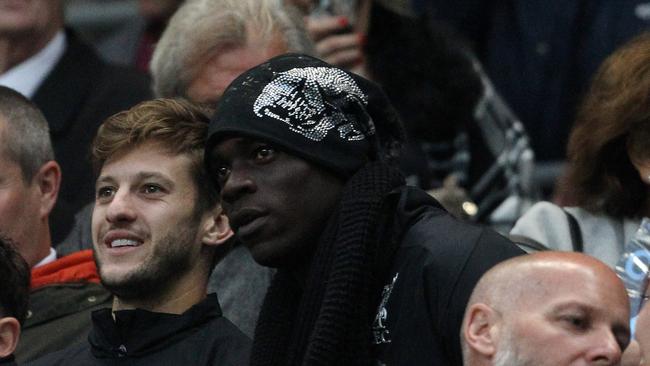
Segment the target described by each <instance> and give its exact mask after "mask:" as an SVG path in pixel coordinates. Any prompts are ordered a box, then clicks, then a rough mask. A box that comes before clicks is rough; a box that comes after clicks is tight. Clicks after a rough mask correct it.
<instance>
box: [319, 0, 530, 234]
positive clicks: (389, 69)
mask: <svg viewBox="0 0 650 366" xmlns="http://www.w3.org/2000/svg"><path fill="white" fill-rule="evenodd" d="M337 3H351V4H354V3H356V4H357V5H356V6H354V5H353V6H352V10H353V13H352V14H345V13H344V14H340V13H337V11H342V10H344V9H347V7H343V6H339V7H336V6H335V5H336V4H337ZM324 4H330V7H326V8H323V6H324ZM328 12H329V13H330V14H327V13H328ZM352 19H354V21H353V20H352ZM307 24H308V29H309V30H310V33H311V35H312V36H313V38H314V39H315V41H316V44H317V47H316V49H317V51H318V53H319V55H320V56H321V57H322V58H324V59H325V60H328V61H330V62H333V63H334V64H337V65H338V66H341V67H346V68H348V69H350V70H351V71H353V72H356V73H361V74H362V75H366V76H367V77H370V78H371V79H373V80H375V81H377V82H379V83H380V84H381V85H382V86H383V88H384V90H385V91H386V93H387V94H388V96H389V98H390V99H391V101H392V102H393V103H394V104H395V107H396V108H397V110H398V111H399V113H400V116H401V117H402V118H403V120H404V123H405V126H406V129H407V133H408V137H409V139H408V142H407V144H406V148H405V152H404V157H403V159H402V162H401V168H402V170H403V171H404V172H405V174H406V176H407V181H408V183H409V184H411V185H415V186H419V187H421V188H423V189H425V190H433V189H436V190H435V191H431V192H432V193H433V194H434V195H435V196H436V198H438V199H440V200H441V203H442V204H443V205H444V206H445V208H447V209H448V210H450V212H456V213H457V216H462V217H467V216H471V215H473V216H474V217H472V218H473V219H474V220H477V221H483V222H493V223H494V222H495V221H496V220H499V221H503V220H504V221H507V222H505V225H506V226H507V229H509V228H510V226H511V225H512V223H514V220H515V219H516V218H517V217H519V216H520V215H521V212H520V210H519V204H520V202H521V201H522V200H519V201H518V202H519V203H517V204H516V205H513V206H512V209H511V212H510V213H509V214H508V215H507V218H506V215H502V216H501V217H499V218H496V217H494V218H491V217H490V216H491V214H492V213H493V212H494V211H495V210H496V209H497V207H498V206H500V205H501V204H502V203H503V202H504V201H505V200H506V199H507V198H508V197H513V198H514V197H517V198H522V197H523V198H524V199H531V198H532V197H533V196H534V195H535V193H536V192H535V189H534V187H533V186H532V184H531V181H530V174H528V173H527V171H530V170H532V164H533V156H532V152H531V151H530V149H529V147H528V139H527V135H526V133H525V131H524V129H523V126H522V125H521V123H520V122H519V121H518V120H517V118H516V117H515V116H514V115H513V114H512V112H511V111H510V109H509V108H508V106H507V105H506V104H505V103H504V102H503V100H502V99H501V98H500V96H499V94H498V93H497V92H496V91H495V90H494V88H493V86H492V84H491V82H490V80H489V79H488V78H487V76H486V75H485V73H484V72H483V71H482V69H481V66H480V64H479V63H478V61H477V60H476V59H475V58H474V57H473V55H472V54H471V52H470V51H469V49H468V48H467V47H465V46H464V44H463V42H462V40H461V39H460V38H459V37H458V36H457V35H456V34H454V32H453V31H451V30H450V29H448V28H447V27H444V26H442V25H441V24H438V23H430V22H427V21H426V20H425V19H422V18H417V17H415V16H414V14H413V11H412V9H411V8H410V7H409V6H408V2H406V1H383V0H376V1H368V0H363V1H356V2H355V1H336V0H334V1H323V2H320V3H319V5H316V6H315V7H314V9H313V10H312V15H311V16H310V17H308V22H307ZM404 60H408V62H405V61H404ZM450 178H453V179H450ZM449 181H454V182H457V186H450V185H449V184H443V182H449ZM461 189H464V190H466V192H465V194H464V195H458V194H456V192H460V191H461ZM463 196H464V197H463ZM474 203H476V204H474ZM477 205H478V207H477ZM521 207H523V205H521Z"/></svg>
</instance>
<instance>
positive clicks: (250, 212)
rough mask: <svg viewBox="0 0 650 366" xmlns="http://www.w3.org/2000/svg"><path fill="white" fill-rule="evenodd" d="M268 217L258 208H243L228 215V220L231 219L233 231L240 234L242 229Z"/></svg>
mask: <svg viewBox="0 0 650 366" xmlns="http://www.w3.org/2000/svg"><path fill="white" fill-rule="evenodd" d="M266 215H267V213H266V212H265V211H264V210H260V209H257V208H243V209H241V210H238V211H236V212H234V213H232V214H230V215H228V218H229V219H230V226H231V227H232V229H233V231H234V232H236V233H238V234H239V231H240V229H242V228H244V227H246V226H250V224H251V223H253V222H254V221H256V220H257V219H260V218H262V217H264V216H266Z"/></svg>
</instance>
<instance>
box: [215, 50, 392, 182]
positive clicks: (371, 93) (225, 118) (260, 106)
mask: <svg viewBox="0 0 650 366" xmlns="http://www.w3.org/2000/svg"><path fill="white" fill-rule="evenodd" d="M377 129H379V132H380V133H379V134H378V133H377ZM232 135H236V136H247V137H251V138H256V139H260V140H263V141H267V142H270V143H272V144H275V145H277V146H278V147H281V148H283V149H285V150H287V151H288V152H290V153H292V154H294V155H296V156H298V157H301V158H303V159H305V160H308V161H312V162H315V163H317V164H318V165H320V166H322V167H324V168H326V169H328V170H330V171H332V172H334V173H335V174H338V175H340V176H342V177H344V178H348V177H350V176H352V174H354V172H356V171H357V170H359V168H361V166H363V165H364V164H365V163H366V162H367V161H369V160H382V159H394V158H396V156H397V154H398V150H399V146H400V144H401V141H402V140H403V131H402V128H401V125H400V123H399V118H398V117H397V113H396V111H395V109H394V108H393V107H392V105H391V103H390V102H389V100H388V98H387V97H386V95H385V94H384V92H383V91H382V90H381V88H380V87H379V86H378V85H376V84H375V83H373V82H371V81H368V80H366V79H364V78H362V77H360V76H358V75H356V74H353V73H350V72H347V71H345V70H342V69H339V68H337V67H334V66H332V65H329V64H327V63H326V62H324V61H321V60H319V59H317V58H314V57H310V56H305V55H299V54H286V55H281V56H277V57H275V58H272V59H271V60H269V61H267V62H265V63H263V64H261V65H259V66H256V67H254V68H252V69H250V70H248V71H246V72H245V73H244V74H242V75H240V76H239V77H238V78H237V79H235V80H234V81H233V82H232V83H231V84H230V86H229V87H228V88H227V89H226V91H225V92H224V94H223V96H222V98H221V100H220V102H219V104H218V106H217V112H216V114H215V115H214V116H213V117H212V120H211V122H210V127H209V132H208V141H207V144H206V152H207V153H206V154H205V156H206V164H207V167H208V169H209V170H208V171H212V169H211V168H210V167H211V165H210V160H211V159H210V156H211V155H210V153H209V152H210V151H211V150H212V148H213V147H214V145H215V144H216V143H217V142H218V141H220V140H222V139H223V138H225V137H228V136H232ZM378 136H379V137H378Z"/></svg>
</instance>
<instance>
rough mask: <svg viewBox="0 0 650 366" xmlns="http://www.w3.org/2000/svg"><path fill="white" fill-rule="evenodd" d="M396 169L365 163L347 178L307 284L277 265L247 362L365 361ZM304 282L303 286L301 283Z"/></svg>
mask: <svg viewBox="0 0 650 366" xmlns="http://www.w3.org/2000/svg"><path fill="white" fill-rule="evenodd" d="M403 184H404V181H403V178H402V176H401V174H400V173H399V172H398V171H397V170H396V169H394V168H392V167H389V166H388V165H386V164H385V163H383V162H371V163H368V164H366V165H365V166H364V167H363V168H362V169H361V170H359V172H357V173H356V174H355V175H354V176H353V177H352V178H350V180H349V181H348V183H347V184H346V186H345V188H344V189H343V193H342V196H341V202H340V204H339V206H338V208H337V210H336V211H337V212H336V213H335V214H334V215H333V216H332V217H331V218H330V220H329V222H328V224H327V226H326V228H325V230H324V232H323V234H322V235H321V238H320V240H319V243H318V247H317V248H316V251H315V253H314V258H313V260H312V263H311V268H310V271H309V277H308V279H307V282H306V285H304V286H300V285H299V284H298V283H297V281H296V279H295V275H293V274H291V273H290V272H289V269H280V270H278V272H277V274H276V276H275V277H274V279H273V282H272V283H271V286H270V287H269V290H268V292H267V295H266V298H265V300H264V305H263V306H262V310H261V312H260V316H259V320H258V323H257V328H256V331H255V339H254V341H253V351H252V356H251V365H254V366H266V365H277V366H279V365H283V366H284V365H291V366H293V365H309V366H311V365H336V366H343V365H370V364H372V352H371V325H372V324H371V323H372V320H373V318H374V315H375V314H374V312H375V311H376V309H377V305H378V303H379V298H380V295H381V294H380V293H381V288H382V286H383V284H384V281H385V280H386V277H387V275H388V270H389V268H390V265H391V264H392V258H393V255H394V253H395V251H396V249H397V247H398V245H399V240H398V238H397V235H399V233H397V232H396V231H397V230H393V227H392V225H393V216H394V208H395V204H396V200H395V199H391V198H390V197H395V196H396V195H392V196H389V193H390V192H391V191H393V190H394V189H395V188H398V187H400V186H402V185H403ZM303 287H304V290H303Z"/></svg>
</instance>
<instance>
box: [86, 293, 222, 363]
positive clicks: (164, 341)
mask: <svg viewBox="0 0 650 366" xmlns="http://www.w3.org/2000/svg"><path fill="white" fill-rule="evenodd" d="M221 315H222V312H221V308H220V306H219V301H218V299H217V295H216V294H210V295H208V296H207V297H206V298H205V300H203V301H201V302H200V303H198V304H196V305H194V306H192V307H191V308H190V309H189V310H187V311H186V312H185V313H183V314H180V315H177V314H166V313H154V312H150V311H146V310H141V309H135V310H122V311H117V312H115V320H113V315H112V314H111V309H101V310H97V311H94V312H93V313H92V322H93V329H92V330H91V332H90V334H89V335H88V341H89V342H90V345H91V347H92V353H93V355H94V356H95V357H97V358H118V357H141V356H144V355H148V354H151V353H154V352H156V351H157V350H159V349H162V348H166V347H168V346H169V345H171V344H173V343H176V342H178V341H179V340H180V339H183V338H185V337H186V336H187V333H188V332H190V331H192V330H193V329H196V328H199V327H201V326H202V325H204V324H206V323H207V322H209V321H210V320H211V319H214V318H218V317H220V316H221Z"/></svg>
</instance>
